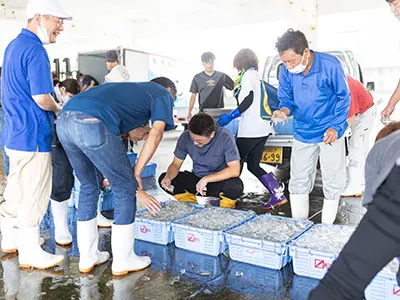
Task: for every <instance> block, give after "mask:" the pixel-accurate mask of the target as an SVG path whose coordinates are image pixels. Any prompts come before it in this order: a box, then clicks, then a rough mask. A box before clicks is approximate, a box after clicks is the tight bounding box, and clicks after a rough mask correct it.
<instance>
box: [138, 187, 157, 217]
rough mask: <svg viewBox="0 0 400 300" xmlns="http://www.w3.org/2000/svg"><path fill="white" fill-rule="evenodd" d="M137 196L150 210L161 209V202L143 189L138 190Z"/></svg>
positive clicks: (154, 211) (155, 211)
mask: <svg viewBox="0 0 400 300" xmlns="http://www.w3.org/2000/svg"><path fill="white" fill-rule="evenodd" d="M136 197H137V199H138V200H139V202H140V203H142V204H143V206H144V207H146V208H147V209H148V210H149V211H150V212H153V213H157V212H159V211H160V209H161V204H160V202H158V201H157V200H156V199H155V198H154V197H152V196H150V195H149V194H147V193H145V192H143V191H137V192H136Z"/></svg>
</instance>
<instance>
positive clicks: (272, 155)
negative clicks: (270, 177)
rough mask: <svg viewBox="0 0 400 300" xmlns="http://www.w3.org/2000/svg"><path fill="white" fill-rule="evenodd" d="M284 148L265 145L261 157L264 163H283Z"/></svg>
mask: <svg viewBox="0 0 400 300" xmlns="http://www.w3.org/2000/svg"><path fill="white" fill-rule="evenodd" d="M282 161H283V150H282V147H264V152H263V154H262V157H261V162H262V163H268V164H282Z"/></svg>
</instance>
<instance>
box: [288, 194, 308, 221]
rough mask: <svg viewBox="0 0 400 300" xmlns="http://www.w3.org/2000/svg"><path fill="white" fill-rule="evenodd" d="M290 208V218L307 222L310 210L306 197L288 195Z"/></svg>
mask: <svg viewBox="0 0 400 300" xmlns="http://www.w3.org/2000/svg"><path fill="white" fill-rule="evenodd" d="M289 200H290V207H291V209H292V218H293V219H298V220H307V219H308V214H309V210H310V208H309V207H310V201H309V196H308V195H290V196H289Z"/></svg>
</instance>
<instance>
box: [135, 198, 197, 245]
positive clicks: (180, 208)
mask: <svg viewBox="0 0 400 300" xmlns="http://www.w3.org/2000/svg"><path fill="white" fill-rule="evenodd" d="M203 208H204V207H203V206H200V205H194V204H187V203H181V202H178V201H167V202H162V208H161V210H160V211H159V212H158V213H152V212H150V211H148V210H147V209H143V210H140V211H138V212H137V213H136V218H135V238H136V239H139V240H142V241H148V242H151V243H156V244H161V245H167V244H169V243H172V242H173V241H174V232H173V231H172V228H171V223H172V222H173V221H175V220H179V219H182V218H184V217H186V216H188V215H190V214H193V213H195V212H197V211H199V210H201V209H203Z"/></svg>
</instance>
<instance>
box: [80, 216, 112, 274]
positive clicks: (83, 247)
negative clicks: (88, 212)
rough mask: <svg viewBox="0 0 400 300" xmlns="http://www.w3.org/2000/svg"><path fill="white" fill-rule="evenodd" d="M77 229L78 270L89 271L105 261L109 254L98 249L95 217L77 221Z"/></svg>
mask: <svg viewBox="0 0 400 300" xmlns="http://www.w3.org/2000/svg"><path fill="white" fill-rule="evenodd" d="M77 229H78V231H77V235H78V248H79V253H80V258H79V271H80V272H82V273H89V272H90V271H92V270H93V268H94V267H95V266H97V265H100V264H102V263H105V262H106V261H107V260H108V258H109V257H110V254H108V252H106V251H104V252H101V251H99V250H98V247H99V232H98V231H97V220H96V218H94V219H92V220H89V221H78V226H77Z"/></svg>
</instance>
